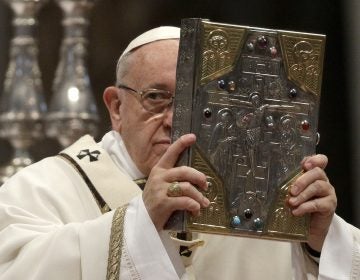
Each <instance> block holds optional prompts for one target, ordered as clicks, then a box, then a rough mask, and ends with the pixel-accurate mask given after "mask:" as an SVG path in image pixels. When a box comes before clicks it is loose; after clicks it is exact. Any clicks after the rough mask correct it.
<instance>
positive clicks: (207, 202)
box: [203, 197, 210, 207]
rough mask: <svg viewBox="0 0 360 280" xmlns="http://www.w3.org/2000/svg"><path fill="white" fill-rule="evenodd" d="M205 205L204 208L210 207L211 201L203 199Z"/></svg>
mask: <svg viewBox="0 0 360 280" xmlns="http://www.w3.org/2000/svg"><path fill="white" fill-rule="evenodd" d="M203 205H204V207H208V206H209V205H210V201H209V200H208V199H207V198H206V197H203Z"/></svg>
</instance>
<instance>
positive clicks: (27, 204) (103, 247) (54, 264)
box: [0, 159, 177, 280]
mask: <svg viewBox="0 0 360 280" xmlns="http://www.w3.org/2000/svg"><path fill="white" fill-rule="evenodd" d="M66 168H69V166H68V165H66V164H65V163H64V162H63V161H62V160H56V159H55V160H54V159H50V160H44V161H42V162H40V163H37V164H36V165H34V166H32V167H30V168H27V169H26V170H23V171H21V172H20V173H18V174H17V175H16V176H15V177H13V178H12V179H11V180H10V181H8V183H7V184H6V185H5V186H3V187H2V188H1V189H0V217H1V218H0V279H40V280H41V279H54V280H56V279H107V278H106V277H107V274H108V273H109V272H108V269H109V265H108V259H109V256H110V251H111V246H109V244H111V239H110V236H111V231H112V229H113V228H114V226H115V224H117V225H118V226H120V227H122V226H123V221H121V220H120V221H119V220H116V219H114V217H115V216H114V213H115V212H116V210H115V211H111V212H109V213H106V214H104V215H101V213H100V211H99V208H98V206H97V205H96V203H95V201H94V199H93V197H92V194H91V193H90V192H89V190H88V189H87V187H86V186H84V183H83V181H82V179H81V178H80V177H79V176H77V175H75V174H74V172H73V170H66ZM67 171H68V172H67ZM139 201H140V202H142V200H141V196H139V197H137V198H135V199H134V200H133V201H132V202H131V203H130V204H129V205H128V207H127V211H126V216H125V230H124V235H125V239H124V240H125V242H124V247H122V249H123V250H121V252H122V254H121V257H122V262H121V268H120V275H121V279H128V276H129V275H130V274H131V273H133V272H134V271H137V273H139V274H141V275H142V274H144V269H146V268H148V267H151V268H152V269H153V270H156V269H157V271H158V272H159V271H160V272H161V273H163V274H162V275H168V276H169V279H177V274H176V271H175V270H174V268H173V265H172V263H171V261H170V260H169V258H168V255H167V252H166V250H165V248H164V246H163V245H162V241H161V240H160V238H159V235H158V233H157V231H156V229H155V227H154V225H153V224H152V222H151V220H150V218H149V216H148V215H147V212H146V209H145V207H144V206H142V207H141V204H140V202H139ZM133 236H137V237H138V238H137V240H134V239H131V238H132V237H133ZM140 239H141V241H142V242H139V240H140ZM144 242H145V244H147V245H146V246H143V245H142V244H143V243H144ZM140 245H141V246H140ZM139 250H140V253H138V254H137V255H138V256H139V255H145V254H142V253H141V252H147V253H149V255H150V256H151V257H152V259H151V262H148V263H144V262H143V260H141V261H142V263H141V264H140V265H139V263H138V260H137V259H136V258H134V256H136V252H139ZM129 260H133V262H130V263H129ZM117 261H119V260H117ZM154 262H155V263H162V264H163V265H164V266H165V268H166V269H164V267H160V265H157V266H154V265H153V264H154ZM115 263H116V260H115ZM136 266H137V268H136ZM134 267H135V268H134ZM146 270H147V269H146ZM164 273H165V274H164ZM145 276H146V277H150V276H151V275H150V274H147V273H145ZM146 277H142V278H141V279H147V278H146Z"/></svg>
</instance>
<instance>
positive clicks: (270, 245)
mask: <svg viewBox="0 0 360 280" xmlns="http://www.w3.org/2000/svg"><path fill="white" fill-rule="evenodd" d="M119 143H120V144H121V143H122V140H121V138H120V137H119V135H118V134H117V133H115V132H110V133H108V134H106V135H105V137H104V138H103V140H102V142H101V143H100V144H96V143H92V140H91V139H90V137H85V138H82V139H81V140H80V142H78V143H75V145H73V146H71V147H70V148H68V149H66V150H65V151H64V153H65V154H66V153H68V154H71V153H73V154H74V155H76V154H77V155H78V157H76V156H75V157H74V158H75V161H76V162H77V163H78V164H79V165H81V164H82V163H83V162H86V164H85V165H86V166H85V167H84V169H83V170H84V171H85V175H87V179H89V180H84V175H83V174H82V173H81V172H79V170H77V169H76V168H74V166H73V165H72V164H70V163H69V161H68V160H66V158H65V159H64V158H61V157H50V158H46V159H43V160H41V161H40V162H38V163H35V164H33V165H31V166H29V167H27V168H25V169H23V170H21V171H20V172H18V173H17V174H16V175H15V176H13V177H12V178H11V179H9V180H8V181H7V182H6V183H5V184H4V185H3V186H2V187H1V188H0V279H1V280H4V279H9V280H17V279H19V280H20V279H21V280H24V279H26V280H31V279H34V280H35V279H37V280H43V279H49V280H57V279H66V280H72V279H89V280H91V279H94V280H95V279H96V280H99V279H117V278H119V276H120V279H190V278H191V277H192V276H191V275H192V273H194V274H195V276H196V279H200V280H205V279H206V280H208V279H209V280H211V279H230V280H231V279H244V280H247V279H280V280H282V279H284V280H288V279H292V278H293V279H299V280H302V279H316V278H317V274H318V273H319V276H318V279H337V280H340V279H360V245H359V244H360V233H359V230H358V229H356V228H354V227H352V226H351V225H349V224H347V223H346V222H345V221H343V220H342V219H341V218H339V217H338V216H335V217H334V219H333V222H332V224H331V227H330V230H329V233H328V235H327V238H326V240H325V243H324V246H323V250H322V253H321V258H320V264H319V266H318V265H317V264H316V262H315V261H314V260H312V259H311V258H309V256H308V255H307V253H306V252H305V251H304V250H303V249H302V247H301V246H300V245H299V244H298V243H293V244H291V243H288V242H278V241H266V240H258V239H249V238H240V237H225V236H213V235H204V234H199V236H198V238H199V239H202V240H204V241H205V244H204V246H202V247H199V248H197V249H196V251H195V252H193V254H192V255H191V257H190V258H191V260H192V265H191V266H189V267H188V273H186V272H185V268H184V265H183V263H182V261H181V258H180V257H179V255H178V248H176V246H174V243H173V240H172V239H170V237H169V235H168V234H167V232H165V231H162V232H160V233H158V232H157V231H156V229H155V227H154V225H153V223H152V221H151V219H150V217H149V215H148V213H147V211H146V208H145V206H144V203H143V201H142V197H141V191H140V190H139V189H137V188H136V186H135V185H134V183H133V179H136V178H134V177H135V176H139V175H142V174H141V173H140V172H139V171H138V170H137V168H136V166H135V165H134V163H133V162H132V161H131V159H130V157H129V155H128V154H127V152H126V150H125V148H124V147H123V146H121V145H119ZM88 145H90V146H91V147H90V149H88ZM82 146H84V148H86V149H88V150H87V151H86V149H84V150H82V151H81V149H79V148H78V147H82ZM94 147H95V148H96V149H95V150H96V151H98V152H99V153H98V154H97V153H93V154H92V152H94ZM102 148H104V149H105V150H106V151H105V150H104V149H102ZM77 149H78V150H77ZM80 152H81V153H82V154H81V153H80ZM91 156H93V161H91V160H90V159H91ZM80 158H81V159H80ZM76 162H75V165H76ZM85 177H86V176H85ZM89 181H90V183H89ZM91 182H92V183H91ZM101 182H105V183H101ZM91 184H92V185H93V186H95V188H96V190H95V192H94V191H93V190H92V189H91V188H89V185H91ZM99 184H102V185H101V186H98V185H99ZM96 193H98V194H100V196H101V197H102V198H103V200H104V202H105V203H106V204H107V206H109V207H110V208H111V209H112V210H111V211H109V212H107V213H102V212H105V211H102V210H104V209H105V208H102V205H100V204H101V199H100V204H99V200H98V199H96V197H97V196H96ZM117 194H121V195H117ZM129 201H130V202H129ZM128 202H129V203H128ZM127 203H128V205H127V206H124V205H126V204H127ZM122 221H123V222H122ZM121 235H123V238H120V240H119V238H117V237H119V236H121ZM119 258H121V262H120V259H119ZM185 262H186V263H189V262H190V261H189V260H185ZM119 263H120V267H117V264H119ZM116 273H119V274H116Z"/></svg>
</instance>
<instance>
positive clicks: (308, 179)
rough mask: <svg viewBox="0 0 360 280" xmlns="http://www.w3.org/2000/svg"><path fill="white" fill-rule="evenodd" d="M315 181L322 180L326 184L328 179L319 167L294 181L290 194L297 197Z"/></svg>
mask: <svg viewBox="0 0 360 280" xmlns="http://www.w3.org/2000/svg"><path fill="white" fill-rule="evenodd" d="M317 180H323V181H326V182H328V181H329V180H328V178H327V176H326V174H325V171H324V170H323V169H321V168H320V167H315V168H313V169H311V170H309V171H306V172H305V173H304V174H303V175H301V176H300V177H299V178H297V179H296V181H295V182H294V183H293V185H292V186H291V189H290V194H291V195H293V196H297V195H298V194H299V193H301V192H302V191H303V190H304V189H305V188H306V187H307V186H309V185H310V184H312V183H313V182H315V181H317Z"/></svg>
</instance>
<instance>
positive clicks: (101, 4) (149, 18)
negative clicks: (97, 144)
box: [0, 0, 360, 227]
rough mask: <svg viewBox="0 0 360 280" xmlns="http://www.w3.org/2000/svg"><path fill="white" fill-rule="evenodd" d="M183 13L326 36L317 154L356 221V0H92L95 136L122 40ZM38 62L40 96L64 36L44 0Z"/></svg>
mask: <svg viewBox="0 0 360 280" xmlns="http://www.w3.org/2000/svg"><path fill="white" fill-rule="evenodd" d="M186 17H201V18H207V19H210V20H212V21H218V22H226V23H233V24H240V25H252V26H257V27H264V28H276V29H285V30H295V31H303V32H310V33H322V34H326V36H327V44H326V53H325V64H324V76H323V84H322V96H321V106H320V119H319V132H320V134H321V141H320V143H319V145H318V147H317V152H318V153H323V154H326V155H327V156H328V157H329V165H328V167H327V169H326V170H327V174H328V176H329V179H330V181H331V182H332V184H333V185H334V187H335V188H336V192H337V195H338V208H337V213H338V214H339V215H340V216H342V217H343V218H344V219H345V220H347V221H348V222H350V223H353V224H354V225H356V226H358V227H359V226H360V209H359V207H358V201H360V170H358V169H359V166H360V151H359V150H360V142H359V141H360V136H359V135H358V134H360V110H359V109H358V105H359V104H360V97H359V96H360V81H359V80H360V79H359V78H358V77H357V76H358V75H357V73H359V71H360V66H359V65H358V64H359V63H358V62H360V52H359V44H360V39H359V34H360V20H359V18H360V1H358V0H345V1H344V0H343V1H341V0H318V1H314V0H302V1H289V0H277V1H269V0H251V1H249V0H248V1H242V0H222V1H213V0H212V1H211V0H202V1H200V0H191V1H190V0H181V1H168V0H152V1H145V0H98V1H97V2H96V3H95V6H94V7H93V9H92V12H91V16H90V26H89V29H88V35H87V38H88V40H89V44H88V56H87V61H86V63H87V67H88V71H89V76H90V80H91V86H92V90H93V93H94V96H95V97H96V102H97V106H98V110H99V115H100V118H101V123H100V131H99V133H98V136H97V139H99V138H100V137H101V135H102V134H103V133H104V132H106V131H107V130H109V128H110V121H109V118H108V116H107V114H106V111H105V106H103V105H102V93H103V90H104V89H105V87H107V86H109V85H112V84H113V83H114V81H115V67H116V60H117V58H118V56H119V54H120V53H121V52H122V50H123V49H124V48H125V47H126V45H127V43H128V42H129V40H131V39H132V38H134V37H135V36H137V35H138V34H140V33H142V32H143V31H145V30H147V29H149V28H153V27H157V26H160V25H175V26H179V25H180V20H181V19H182V18H186ZM12 18H13V14H12V11H11V9H10V8H9V6H8V5H7V4H6V3H5V1H0V96H1V94H2V90H3V82H4V76H5V72H6V69H7V67H8V62H9V48H10V40H11V37H12V35H13V29H12V25H11V21H12ZM37 18H38V21H39V24H38V28H37V33H36V36H37V39H38V46H39V57H38V59H39V67H40V70H41V74H42V81H43V88H44V94H45V99H46V101H47V102H49V100H50V98H51V96H52V93H53V92H52V83H53V80H54V76H55V70H56V67H57V64H58V62H59V52H60V44H61V40H62V37H63V28H62V25H61V20H62V11H61V9H60V8H59V6H58V5H57V4H56V2H55V1H54V0H49V1H48V2H47V3H46V4H45V5H44V6H43V7H42V8H41V10H40V11H39V13H38V16H37ZM60 149H61V147H60V145H59V144H58V143H57V142H56V141H54V140H51V139H43V140H40V141H37V142H36V143H35V145H33V146H32V147H31V149H30V152H31V155H32V156H33V157H34V158H35V160H39V159H41V158H43V157H45V156H49V155H54V154H56V153H57V152H58V151H59V150H60ZM11 154H12V146H11V145H10V144H9V143H8V141H6V140H4V139H1V140H0V165H4V164H6V163H7V161H9V159H10V158H11Z"/></svg>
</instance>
